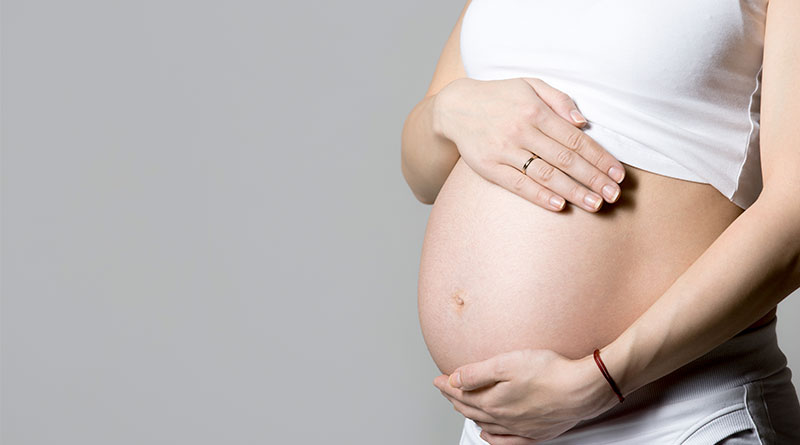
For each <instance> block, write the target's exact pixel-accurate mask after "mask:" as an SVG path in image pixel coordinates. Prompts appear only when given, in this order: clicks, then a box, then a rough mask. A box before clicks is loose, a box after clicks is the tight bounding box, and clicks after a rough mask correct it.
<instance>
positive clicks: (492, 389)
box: [434, 0, 800, 445]
mask: <svg viewBox="0 0 800 445" xmlns="http://www.w3.org/2000/svg"><path fill="white" fill-rule="evenodd" d="M798 78H800V3H798V2H796V1H793V0H771V1H770V3H769V8H768V11H767V28H766V35H765V44H764V65H763V72H762V96H761V100H762V102H761V105H762V112H761V134H760V138H761V139H760V142H761V165H762V176H763V182H764V188H763V190H762V192H761V195H760V196H759V198H758V199H757V200H756V202H755V203H754V204H753V205H751V206H750V207H748V209H746V210H745V211H744V212H743V213H742V214H741V215H740V216H739V217H738V218H736V219H735V220H734V221H733V222H732V223H731V224H730V225H729V226H727V228H726V229H725V230H724V231H723V232H722V233H721V234H720V235H719V236H718V237H717V238H716V239H715V240H714V241H713V243H712V244H711V245H710V246H709V247H708V248H707V249H706V250H705V251H704V252H703V253H702V255H701V256H700V257H699V258H698V259H697V260H696V261H694V262H693V263H692V264H691V266H690V267H688V268H687V269H686V270H685V271H684V272H683V273H682V274H681V275H680V276H679V277H678V279H677V280H675V282H674V283H673V284H672V285H671V286H670V287H669V288H668V289H667V290H666V291H665V292H664V293H663V294H662V295H661V296H660V297H659V298H658V299H657V300H656V301H655V302H654V303H653V304H652V305H651V306H650V307H649V308H648V309H647V310H646V311H644V312H643V313H642V314H641V315H640V316H639V317H638V318H636V320H635V321H634V322H633V323H632V324H631V325H630V326H629V327H628V328H627V329H625V330H624V331H623V332H622V333H621V334H620V335H619V336H618V337H617V338H616V340H614V341H613V342H611V343H610V344H608V345H607V346H605V347H603V348H601V350H600V351H601V356H602V358H603V361H604V362H605V364H606V367H607V368H608V371H609V373H610V374H611V375H612V376H613V377H614V380H615V381H616V382H617V384H618V386H619V387H620V389H621V391H622V393H623V395H627V394H630V393H631V392H633V391H635V390H637V389H638V388H640V387H642V386H644V385H645V384H647V383H649V382H652V381H654V380H656V379H658V378H660V377H663V376H664V375H666V374H668V373H670V372H672V371H674V370H676V369H677V368H679V367H681V366H683V365H684V364H686V363H689V362H690V361H692V360H694V359H696V358H698V357H700V356H701V355H703V354H704V353H706V352H708V351H710V350H712V349H713V348H715V347H716V346H718V345H720V344H721V343H723V342H724V341H726V340H727V339H729V338H731V337H733V336H734V335H735V334H736V333H738V332H740V331H742V330H744V329H745V328H747V327H748V326H752V325H754V324H756V323H757V322H758V321H759V319H760V320H761V321H762V322H764V320H766V319H768V318H770V315H771V314H773V313H774V310H775V307H776V306H777V304H778V303H779V302H780V301H781V300H783V299H784V298H785V297H786V296H788V295H789V294H790V293H792V292H793V291H794V290H796V289H797V288H798V287H800V236H798V234H800V198H798V196H800V177H798V175H797V166H798V165H800V148H799V147H798V144H799V143H798V141H800V129H798V128H797V126H796V125H795V122H796V121H797V120H798V119H800V91H798V90H797V88H795V84H796V79H798ZM434 385H435V386H436V387H437V388H439V389H440V391H442V393H443V395H444V396H445V397H447V398H448V400H450V401H451V402H452V403H453V406H454V408H455V409H456V410H458V411H459V412H461V413H462V414H464V415H465V416H467V417H470V418H472V419H474V420H476V422H478V425H479V426H481V428H483V429H484V432H483V433H482V434H481V437H482V438H483V439H484V440H486V441H487V442H489V443H490V444H492V445H517V444H531V443H537V441H542V440H547V439H549V438H552V437H555V436H557V435H558V434H560V433H561V432H563V431H566V430H567V429H569V428H570V427H571V426H572V425H574V424H575V423H577V421H579V420H580V419H584V418H589V417H593V416H596V415H598V414H599V413H602V412H603V411H605V410H607V409H610V408H611V407H613V406H615V405H616V404H617V403H619V402H618V400H617V399H616V396H615V395H614V394H613V392H611V390H610V388H609V387H608V384H607V382H606V381H605V379H604V378H603V377H602V375H601V374H600V371H599V370H598V369H597V366H596V365H595V363H594V360H593V358H592V356H591V355H587V356H585V357H581V358H578V359H570V358H567V357H565V356H563V355H561V354H558V353H557V352H554V351H551V350H547V349H530V350H517V351H511V352H506V353H503V354H499V355H497V356H494V357H492V358H489V359H487V360H483V361H480V362H475V363H470V364H467V365H463V366H460V367H458V368H457V369H456V370H454V371H453V372H452V373H451V374H449V375H448V374H442V375H440V376H438V377H437V378H436V379H435V380H434Z"/></svg>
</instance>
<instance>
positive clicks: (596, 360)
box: [594, 349, 625, 403]
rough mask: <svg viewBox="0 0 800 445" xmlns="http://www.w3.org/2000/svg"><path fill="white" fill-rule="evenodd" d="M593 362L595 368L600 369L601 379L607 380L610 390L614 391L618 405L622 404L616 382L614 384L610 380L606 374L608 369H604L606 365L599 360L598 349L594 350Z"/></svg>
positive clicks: (609, 376) (612, 380) (623, 398)
mask: <svg viewBox="0 0 800 445" xmlns="http://www.w3.org/2000/svg"><path fill="white" fill-rule="evenodd" d="M594 362H595V363H597V367H599V368H600V372H602V373H603V377H605V378H606V380H608V384H609V385H611V389H612V390H614V394H616V395H617V398H618V399H619V403H622V401H623V400H625V397H622V391H620V390H619V387H618V386H617V384H616V382H614V379H612V378H611V374H609V373H608V369H606V365H605V364H604V363H603V360H601V359H600V350H599V349H595V350H594Z"/></svg>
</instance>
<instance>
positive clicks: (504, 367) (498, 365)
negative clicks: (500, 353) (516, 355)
mask: <svg viewBox="0 0 800 445" xmlns="http://www.w3.org/2000/svg"><path fill="white" fill-rule="evenodd" d="M492 372H493V373H494V375H496V376H498V377H503V376H505V375H506V373H507V372H508V364H507V363H506V361H505V360H503V359H502V358H498V359H497V360H495V362H494V363H493V364H492Z"/></svg>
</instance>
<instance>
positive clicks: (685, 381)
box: [575, 318, 787, 428]
mask: <svg viewBox="0 0 800 445" xmlns="http://www.w3.org/2000/svg"><path fill="white" fill-rule="evenodd" d="M776 326H777V318H775V319H773V320H772V321H770V322H769V323H767V324H765V325H763V326H759V327H758V328H755V329H753V330H749V331H744V332H740V333H739V334H737V335H736V336H734V337H732V338H731V339H729V340H728V341H726V342H725V343H722V344H721V345H719V346H717V347H716V348H714V349H712V350H711V351H709V352H708V353H706V354H705V355H703V356H701V357H699V358H697V359H696V360H694V361H692V362H690V363H687V364H686V365H684V366H682V367H681V368H678V369H677V370H675V371H673V372H672V373H670V374H667V375H666V376H664V377H662V378H660V379H658V380H655V381H653V382H651V383H649V384H647V385H645V386H643V387H641V388H639V389H638V390H636V391H634V392H632V393H631V394H629V395H628V396H626V397H625V402H623V403H621V404H619V405H617V406H615V407H614V408H612V409H610V410H609V411H606V412H605V413H603V414H601V415H599V416H597V417H594V418H592V419H586V420H583V421H581V422H580V423H578V424H577V425H575V428H581V427H583V426H588V425H591V424H595V423H598V422H603V421H607V420H610V419H612V418H617V417H619V416H622V415H625V414H627V413H630V412H632V411H637V410H639V409H642V408H646V407H648V406H652V405H665V404H671V403H675V402H679V401H682V400H686V399H691V398H694V397H699V396H702V395H705V394H709V393H713V392H717V391H722V390H725V389H729V388H733V387H736V386H741V385H744V384H745V383H748V382H752V381H755V380H759V379H762V378H765V377H769V376H771V375H773V374H775V373H777V372H779V371H781V370H782V369H783V368H785V367H786V364H787V361H786V356H785V355H784V354H783V352H782V351H781V350H780V348H779V347H778V337H777V333H776V330H775V328H776Z"/></svg>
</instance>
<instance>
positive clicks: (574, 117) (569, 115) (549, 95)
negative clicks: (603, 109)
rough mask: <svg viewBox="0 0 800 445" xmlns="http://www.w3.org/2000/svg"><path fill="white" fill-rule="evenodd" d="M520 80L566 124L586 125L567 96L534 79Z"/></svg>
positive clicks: (583, 118) (524, 78)
mask: <svg viewBox="0 0 800 445" xmlns="http://www.w3.org/2000/svg"><path fill="white" fill-rule="evenodd" d="M522 80H524V81H525V82H527V83H528V85H530V86H531V87H532V88H533V90H534V91H536V94H537V95H538V96H539V97H540V98H541V99H542V100H543V101H544V103H546V104H547V106H549V107H550V109H551V110H553V111H555V113H556V114H558V115H559V116H561V117H562V118H563V119H565V120H566V121H567V122H569V123H571V124H572V125H575V126H576V127H583V126H585V125H586V118H585V117H583V115H582V114H581V112H580V111H578V107H577V106H576V105H575V102H574V101H573V100H572V98H571V97H569V95H568V94H566V93H564V92H563V91H561V90H557V89H555V88H553V87H552V86H550V84H548V83H547V82H545V81H543V80H542V79H538V78H536V77H523V78H522Z"/></svg>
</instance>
